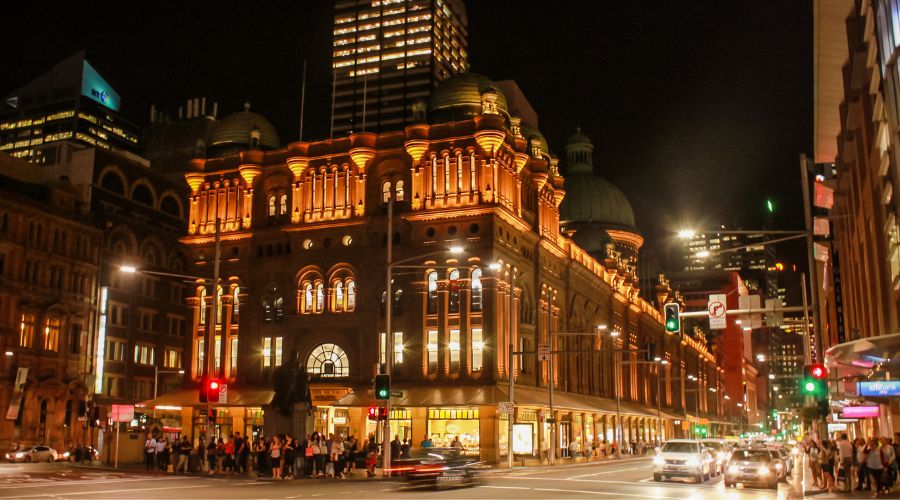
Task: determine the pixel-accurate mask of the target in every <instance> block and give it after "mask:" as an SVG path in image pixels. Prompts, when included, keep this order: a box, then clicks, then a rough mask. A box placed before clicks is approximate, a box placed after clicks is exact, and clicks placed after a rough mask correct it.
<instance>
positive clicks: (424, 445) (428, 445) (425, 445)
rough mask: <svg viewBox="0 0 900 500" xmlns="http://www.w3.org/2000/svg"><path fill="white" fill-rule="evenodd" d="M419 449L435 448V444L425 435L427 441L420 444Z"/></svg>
mask: <svg viewBox="0 0 900 500" xmlns="http://www.w3.org/2000/svg"><path fill="white" fill-rule="evenodd" d="M419 447H420V448H434V442H433V441H432V440H431V438H430V437H429V436H428V434H425V439H423V440H422V442H421V443H419Z"/></svg>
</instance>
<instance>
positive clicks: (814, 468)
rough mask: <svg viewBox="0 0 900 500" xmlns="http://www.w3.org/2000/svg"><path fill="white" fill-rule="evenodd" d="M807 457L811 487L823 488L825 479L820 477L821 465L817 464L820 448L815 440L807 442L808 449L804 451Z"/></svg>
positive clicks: (820, 452)
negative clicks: (811, 480) (810, 474)
mask: <svg viewBox="0 0 900 500" xmlns="http://www.w3.org/2000/svg"><path fill="white" fill-rule="evenodd" d="M806 454H807V456H808V457H809V469H810V471H811V472H812V479H813V484H812V485H813V488H824V487H825V480H824V479H822V467H821V466H820V465H819V456H820V455H821V454H822V450H821V449H820V448H819V445H818V444H817V443H816V442H815V441H810V442H809V449H808V450H807V452H806Z"/></svg>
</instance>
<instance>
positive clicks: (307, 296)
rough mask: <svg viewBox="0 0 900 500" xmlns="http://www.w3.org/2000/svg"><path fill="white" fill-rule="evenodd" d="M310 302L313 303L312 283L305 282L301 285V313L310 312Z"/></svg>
mask: <svg viewBox="0 0 900 500" xmlns="http://www.w3.org/2000/svg"><path fill="white" fill-rule="evenodd" d="M312 304H313V287H312V283H309V282H306V283H305V284H304V285H303V304H302V306H303V309H302V310H303V314H309V313H311V312H312Z"/></svg>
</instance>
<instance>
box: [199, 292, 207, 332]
mask: <svg viewBox="0 0 900 500" xmlns="http://www.w3.org/2000/svg"><path fill="white" fill-rule="evenodd" d="M200 324H201V325H205V324H206V287H203V288H202V289H201V290H200Z"/></svg>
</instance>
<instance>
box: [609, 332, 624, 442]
mask: <svg viewBox="0 0 900 500" xmlns="http://www.w3.org/2000/svg"><path fill="white" fill-rule="evenodd" d="M609 336H610V337H612V343H613V349H614V351H613V356H614V358H613V384H614V385H615V387H613V390H614V392H615V393H616V428H615V432H616V443H618V446H616V458H622V438H623V436H622V408H621V402H620V397H619V378H620V377H621V375H619V368H620V366H619V361H620V359H619V354H620V353H619V352H617V351H616V350H615V349H618V348H617V347H616V346H615V341H616V337H618V336H619V331H618V330H613V331H611V332H609Z"/></svg>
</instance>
